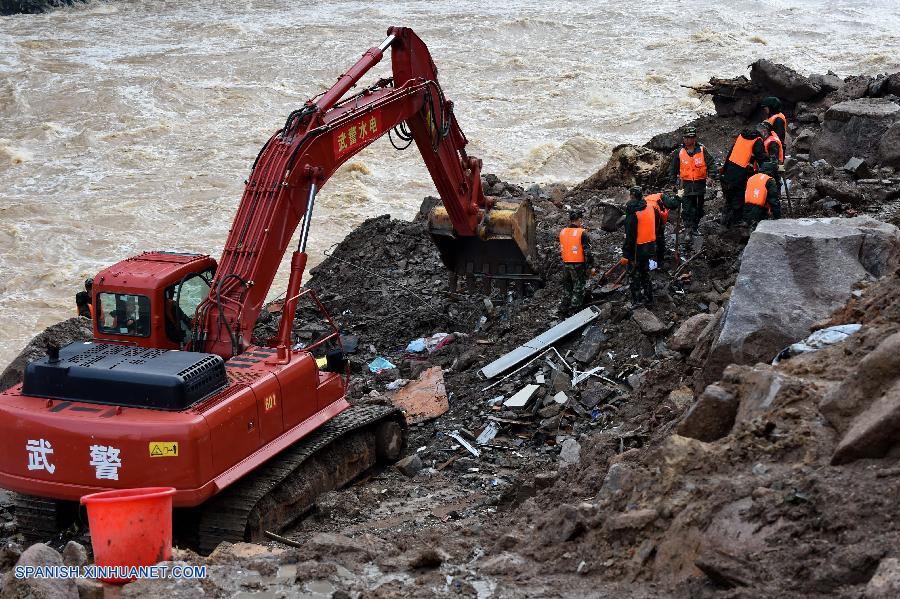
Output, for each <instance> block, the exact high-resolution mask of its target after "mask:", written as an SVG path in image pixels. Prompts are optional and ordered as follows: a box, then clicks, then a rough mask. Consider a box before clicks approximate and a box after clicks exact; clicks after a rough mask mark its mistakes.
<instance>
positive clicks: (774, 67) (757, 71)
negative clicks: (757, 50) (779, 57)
mask: <svg viewBox="0 0 900 599" xmlns="http://www.w3.org/2000/svg"><path fill="white" fill-rule="evenodd" d="M750 80H751V81H753V82H754V83H756V84H757V85H759V86H760V87H762V88H763V89H767V90H769V91H770V92H771V93H772V95H774V96H778V97H779V98H781V99H782V100H787V101H788V102H799V101H801V100H808V99H810V98H812V97H814V96H817V95H818V94H820V93H821V92H822V88H821V87H820V86H819V85H818V84H816V83H814V82H813V81H812V80H810V79H809V78H808V77H804V76H803V75H801V74H800V73H798V72H797V71H795V70H794V69H791V68H790V67H786V66H784V65H783V64H777V63H774V62H771V61H769V60H765V59H762V60H757V61H756V62H754V63H753V64H752V65H750Z"/></svg>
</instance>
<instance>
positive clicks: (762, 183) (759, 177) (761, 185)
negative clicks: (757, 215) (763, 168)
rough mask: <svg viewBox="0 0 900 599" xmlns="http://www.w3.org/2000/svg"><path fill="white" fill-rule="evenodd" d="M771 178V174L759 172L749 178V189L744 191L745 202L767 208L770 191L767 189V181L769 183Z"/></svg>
mask: <svg viewBox="0 0 900 599" xmlns="http://www.w3.org/2000/svg"><path fill="white" fill-rule="evenodd" d="M771 178H772V177H770V176H769V175H764V174H762V173H757V174H755V175H753V176H752V177H750V178H749V179H747V191H746V193H744V203H746V204H753V205H754V206H759V207H760V208H765V206H766V204H767V198H768V196H769V192H768V190H767V189H766V183H768V182H769V180H770V179H771Z"/></svg>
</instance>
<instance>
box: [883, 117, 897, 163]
mask: <svg viewBox="0 0 900 599" xmlns="http://www.w3.org/2000/svg"><path fill="white" fill-rule="evenodd" d="M878 161H879V162H880V163H881V164H883V165H886V166H893V167H894V168H900V121H897V122H896V123H894V124H893V125H891V126H890V127H889V128H888V130H887V131H885V132H884V135H882V136H881V141H879V142H878Z"/></svg>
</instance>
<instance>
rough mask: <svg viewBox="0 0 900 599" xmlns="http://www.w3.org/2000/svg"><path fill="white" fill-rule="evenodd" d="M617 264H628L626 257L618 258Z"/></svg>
mask: <svg viewBox="0 0 900 599" xmlns="http://www.w3.org/2000/svg"><path fill="white" fill-rule="evenodd" d="M619 264H620V265H622V266H628V258H620V259H619Z"/></svg>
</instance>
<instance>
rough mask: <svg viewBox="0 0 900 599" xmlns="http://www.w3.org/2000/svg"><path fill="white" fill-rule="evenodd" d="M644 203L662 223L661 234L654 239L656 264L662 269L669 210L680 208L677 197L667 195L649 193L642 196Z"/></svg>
mask: <svg viewBox="0 0 900 599" xmlns="http://www.w3.org/2000/svg"><path fill="white" fill-rule="evenodd" d="M644 201H645V202H647V204H649V205H650V206H653V209H654V210H656V212H657V213H658V214H659V218H660V220H661V221H662V228H661V233H660V235H659V236H658V237H657V239H656V258H655V259H656V263H657V264H658V265H659V267H660V268H663V261H664V260H665V258H666V235H665V231H666V223H668V222H669V210H670V209H672V210H677V209H678V208H679V207H680V206H681V201H680V200H679V199H678V196H675V195H670V194H667V193H651V194H649V195H646V196H644Z"/></svg>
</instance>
